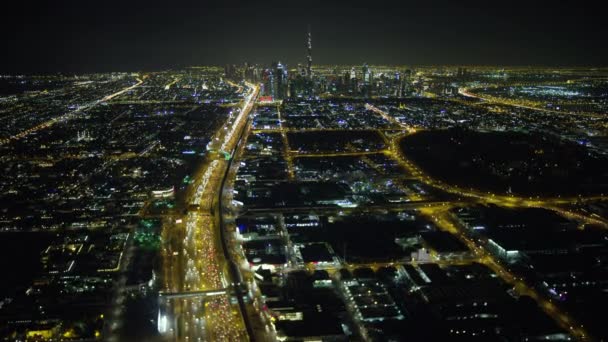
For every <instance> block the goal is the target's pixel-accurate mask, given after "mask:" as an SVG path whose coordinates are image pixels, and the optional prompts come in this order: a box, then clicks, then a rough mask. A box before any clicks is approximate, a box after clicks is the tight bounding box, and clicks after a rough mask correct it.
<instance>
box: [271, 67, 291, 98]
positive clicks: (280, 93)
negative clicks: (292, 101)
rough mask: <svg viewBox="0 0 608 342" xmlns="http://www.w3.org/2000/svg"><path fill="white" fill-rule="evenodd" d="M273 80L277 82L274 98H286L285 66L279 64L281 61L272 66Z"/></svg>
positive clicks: (286, 80)
mask: <svg viewBox="0 0 608 342" xmlns="http://www.w3.org/2000/svg"><path fill="white" fill-rule="evenodd" d="M274 74H275V80H276V83H277V86H276V98H277V99H281V100H282V99H285V98H287V83H288V79H287V68H286V67H285V66H284V65H283V64H281V62H279V63H277V64H276V66H275V68H274Z"/></svg>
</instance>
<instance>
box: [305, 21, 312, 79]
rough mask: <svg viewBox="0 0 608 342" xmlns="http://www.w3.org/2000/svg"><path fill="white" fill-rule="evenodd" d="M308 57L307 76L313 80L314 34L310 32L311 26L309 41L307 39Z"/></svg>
mask: <svg viewBox="0 0 608 342" xmlns="http://www.w3.org/2000/svg"><path fill="white" fill-rule="evenodd" d="M306 45H307V46H306V47H307V49H308V55H307V56H306V74H307V75H306V76H308V79H310V80H312V33H311V32H310V25H309V26H308V39H307V44H306Z"/></svg>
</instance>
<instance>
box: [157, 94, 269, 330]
mask: <svg viewBox="0 0 608 342" xmlns="http://www.w3.org/2000/svg"><path fill="white" fill-rule="evenodd" d="M248 90H249V91H248V94H247V95H246V97H245V99H244V101H243V105H242V108H240V109H239V110H238V113H236V114H235V115H233V113H231V115H230V116H229V118H228V120H227V122H226V124H225V126H224V127H222V128H220V129H219V130H218V132H217V133H216V134H215V135H214V137H213V139H212V143H211V144H210V148H211V149H215V150H224V151H232V150H234V148H235V147H236V146H237V145H238V142H239V141H240V138H241V136H242V132H243V130H244V128H245V127H247V122H248V117H249V112H250V111H251V109H252V107H253V104H254V103H255V100H256V99H257V96H258V92H259V88H258V87H257V86H253V85H248ZM228 166H229V161H227V160H225V158H224V157H223V156H221V155H220V154H216V155H214V157H212V159H210V160H208V161H207V162H206V163H204V165H202V167H201V168H199V170H198V171H197V173H196V175H195V177H193V178H194V180H195V181H194V182H193V184H192V185H191V188H190V189H189V190H188V191H187V192H186V196H185V200H184V206H185V207H187V208H188V209H187V213H186V214H185V215H180V214H177V215H175V216H173V215H169V216H168V217H165V222H164V224H163V233H162V238H163V242H164V246H163V253H162V254H163V276H164V277H163V278H164V291H165V292H167V293H174V294H181V295H174V296H171V295H168V296H161V297H160V298H159V301H160V304H161V314H160V318H159V322H163V326H162V327H160V323H159V327H160V329H159V330H160V331H161V333H162V334H163V335H164V336H165V337H167V338H169V339H171V340H177V341H247V340H249V337H248V336H249V334H248V333H247V331H246V326H245V322H244V321H243V316H242V314H241V311H240V310H239V308H238V307H236V306H234V305H233V304H232V303H231V301H230V297H231V293H232V291H238V287H235V286H233V285H232V284H234V283H235V281H234V278H233V276H234V275H233V272H231V267H232V266H231V263H230V261H229V260H228V259H227V258H226V251H225V249H224V243H223V239H222V227H221V226H222V225H221V220H220V219H219V218H220V217H221V215H220V212H221V208H220V203H221V201H220V200H219V198H218V196H217V195H218V194H220V193H221V188H222V185H223V182H224V176H225V173H226V169H227V168H228ZM226 289H230V291H226ZM216 292H217V293H216ZM219 292H224V293H219ZM197 293H198V294H200V296H197V295H196V294H197ZM209 293H214V294H215V295H213V296H209V295H208V294H209ZM237 294H238V292H237ZM237 298H238V296H237ZM165 322H166V324H165Z"/></svg>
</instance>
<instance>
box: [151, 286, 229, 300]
mask: <svg viewBox="0 0 608 342" xmlns="http://www.w3.org/2000/svg"><path fill="white" fill-rule="evenodd" d="M227 293H228V290H227V289H225V288H223V289H215V290H207V291H183V292H160V293H159V294H158V296H159V297H160V298H161V299H180V298H192V297H212V296H220V295H225V294H227Z"/></svg>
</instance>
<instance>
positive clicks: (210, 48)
mask: <svg viewBox="0 0 608 342" xmlns="http://www.w3.org/2000/svg"><path fill="white" fill-rule="evenodd" d="M492 3H497V4H492ZM5 6H6V5H5ZM604 16H605V12H604V11H603V10H602V9H601V7H600V5H593V4H592V2H591V1H587V0H578V1H568V2H567V4H560V2H559V1H557V0H556V1H553V2H549V1H543V0H540V1H538V0H527V1H520V0H512V1H491V0H486V1H484V2H476V1H473V2H471V1H465V0H450V1H447V0H443V1H437V0H419V1H408V0H402V1H386V0H369V1H365V2H364V1H358V0H352V1H316V0H310V1H304V0H297V1H294V0H283V1H253V0H252V1H247V2H245V1H237V0H233V1H204V0H201V1H179V0H164V1H156V0H149V1H138V0H136V1H129V0H123V1H116V0H105V1H95V0H79V1H66V0H55V1H52V0H47V1H40V2H36V1H27V0H21V1H18V2H17V4H16V7H14V8H9V7H4V8H3V10H2V11H1V14H0V20H1V21H0V28H1V29H2V43H1V44H2V45H1V46H2V49H1V51H0V55H1V57H0V62H1V64H0V71H1V72H53V71H68V72H72V71H74V72H83V71H111V70H116V71H128V70H152V69H165V68H176V67H181V66H188V65H202V64H216V65H223V64H225V63H240V62H244V61H249V62H258V63H270V62H271V61H273V60H277V61H283V62H285V63H288V64H290V65H294V64H296V63H298V62H304V56H305V46H304V40H305V33H306V29H307V25H308V24H311V26H312V33H313V61H314V63H318V64H333V63H344V64H349V63H355V64H360V63H363V62H368V63H371V64H400V65H412V64H413V65H420V64H424V65H429V64H469V65H470V64H494V65H527V64H533V65H600V66H605V65H606V64H607V63H606V61H608V44H606V40H607V39H606V37H607V34H608V25H606V23H605V17H604Z"/></svg>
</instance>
